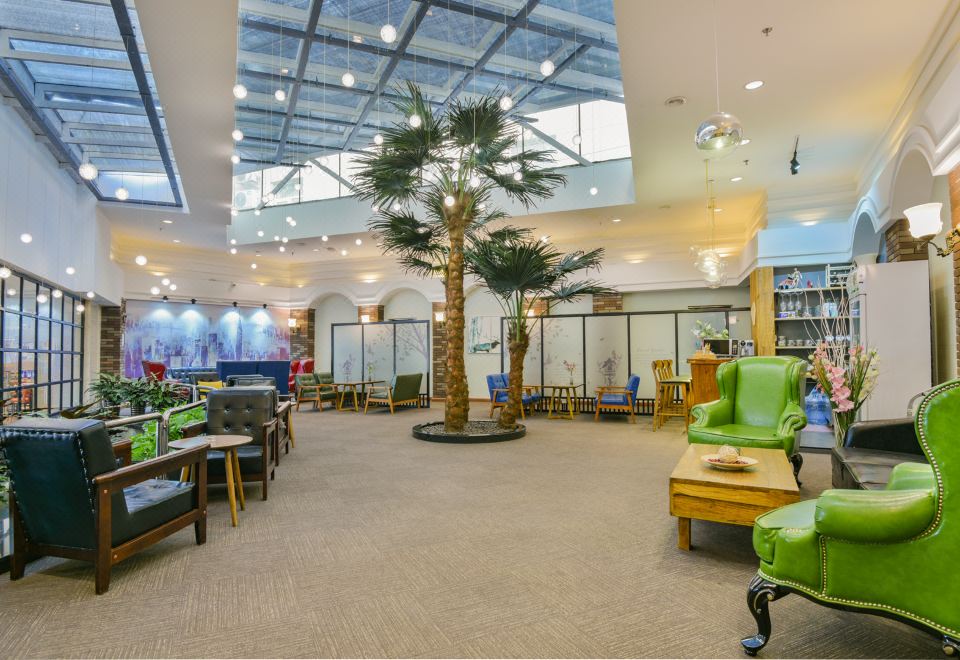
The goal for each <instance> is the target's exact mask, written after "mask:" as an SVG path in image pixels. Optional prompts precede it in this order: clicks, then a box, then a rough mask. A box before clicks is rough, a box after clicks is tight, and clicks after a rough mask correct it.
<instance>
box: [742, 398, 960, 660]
mask: <svg viewBox="0 0 960 660" xmlns="http://www.w3.org/2000/svg"><path fill="white" fill-rule="evenodd" d="M958 425H960V380H954V381H951V382H949V383H944V384H943V385H940V386H939V387H937V388H935V389H934V390H932V391H931V392H930V393H929V394H928V395H927V396H926V397H925V398H924V400H923V402H922V403H921V404H920V406H919V408H918V409H917V417H916V421H915V427H916V432H917V437H918V438H919V440H920V445H921V447H922V448H923V453H924V454H925V455H926V457H927V460H928V461H929V462H930V464H929V465H926V464H922V463H901V464H900V465H897V466H896V467H895V468H893V471H892V472H891V474H890V480H889V482H888V483H887V487H886V489H884V490H872V491H861V490H827V491H824V493H823V494H822V495H820V497H819V498H818V499H816V500H808V501H806V502H798V503H797V504H791V505H789V506H785V507H782V508H780V509H775V510H773V511H771V512H769V513H766V514H764V515H762V516H760V517H758V518H757V521H756V525H755V526H754V529H753V546H754V549H755V550H756V552H757V555H759V557H760V569H759V570H758V571H757V575H756V577H755V578H754V579H753V581H752V582H751V583H750V587H749V590H748V592H747V604H748V606H749V607H750V611H751V613H752V614H753V616H754V618H755V619H756V621H757V626H758V632H757V634H756V635H754V636H753V637H748V638H746V639H744V640H742V642H741V643H742V644H743V648H744V650H746V652H747V653H748V654H750V655H755V654H756V653H757V652H758V651H759V650H760V649H762V648H763V647H764V646H765V645H766V644H767V641H768V640H769V638H770V613H769V610H768V605H769V603H770V602H771V601H774V600H776V599H778V598H781V597H782V596H784V595H786V594H789V593H797V594H800V595H802V596H805V597H807V598H809V599H810V600H813V601H815V602H817V603H820V604H822V605H827V606H829V607H836V608H839V609H847V610H853V611H858V612H866V613H871V614H880V615H883V616H887V617H890V618H894V619H898V620H901V621H904V622H906V623H909V624H912V625H914V626H917V627H919V628H921V629H924V630H927V631H929V632H932V633H934V634H936V635H937V636H939V637H941V638H942V640H943V650H944V652H945V653H946V654H947V655H954V656H956V655H957V654H960V641H958V640H960V571H958V570H957V558H958V557H960V443H958V442H957V428H958Z"/></svg>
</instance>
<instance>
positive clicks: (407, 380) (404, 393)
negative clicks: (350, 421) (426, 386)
mask: <svg viewBox="0 0 960 660" xmlns="http://www.w3.org/2000/svg"><path fill="white" fill-rule="evenodd" d="M422 382H423V374H397V375H394V377H393V379H392V380H391V381H390V384H389V385H387V386H385V387H374V388H372V389H371V390H370V392H369V394H367V400H366V402H365V403H364V404H363V413H364V414H366V413H367V408H368V407H369V406H370V404H371V403H380V404H385V405H387V406H389V407H390V414H391V415H392V414H393V409H394V406H399V405H401V404H409V403H412V404H415V405H416V407H417V408H419V407H420V383H422Z"/></svg>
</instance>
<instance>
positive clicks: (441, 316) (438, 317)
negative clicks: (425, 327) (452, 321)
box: [433, 312, 447, 323]
mask: <svg viewBox="0 0 960 660" xmlns="http://www.w3.org/2000/svg"><path fill="white" fill-rule="evenodd" d="M433 320H434V321H436V322H437V323H443V322H444V321H446V320H447V315H446V313H445V312H434V313H433Z"/></svg>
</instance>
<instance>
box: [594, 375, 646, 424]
mask: <svg viewBox="0 0 960 660" xmlns="http://www.w3.org/2000/svg"><path fill="white" fill-rule="evenodd" d="M639 387H640V376H638V375H636V374H631V376H630V378H629V380H627V386H626V387H598V388H597V398H596V406H597V412H596V414H594V416H593V419H594V420H598V419H600V413H601V409H602V412H612V411H621V412H627V413H629V414H630V421H631V422H633V423H634V424H636V422H637V420H636V418H635V417H634V416H633V406H634V404H635V403H636V401H637V389H638V388H639Z"/></svg>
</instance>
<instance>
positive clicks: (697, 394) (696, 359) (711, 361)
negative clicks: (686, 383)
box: [687, 353, 733, 405]
mask: <svg viewBox="0 0 960 660" xmlns="http://www.w3.org/2000/svg"><path fill="white" fill-rule="evenodd" d="M732 359H733V358H729V357H717V356H716V355H714V354H713V353H695V354H694V356H693V357H691V358H688V359H687V364H689V365H690V375H691V376H692V377H693V388H692V389H693V397H692V399H693V400H692V401H691V404H690V405H694V404H697V403H707V402H709V401H716V400H717V399H719V398H720V391H719V390H718V389H717V367H719V366H720V365H721V364H723V363H724V362H730V360H732Z"/></svg>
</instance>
